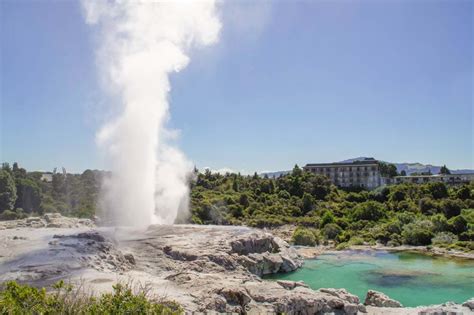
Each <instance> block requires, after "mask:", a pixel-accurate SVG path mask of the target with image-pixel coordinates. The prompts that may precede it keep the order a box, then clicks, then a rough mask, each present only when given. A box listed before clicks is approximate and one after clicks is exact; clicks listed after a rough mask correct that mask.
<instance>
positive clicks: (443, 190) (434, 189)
mask: <svg viewBox="0 0 474 315" xmlns="http://www.w3.org/2000/svg"><path fill="white" fill-rule="evenodd" d="M426 188H427V189H428V191H429V192H430V193H431V196H433V198H434V199H442V198H447V197H448V189H447V187H446V185H445V184H443V183H429V184H427V187H426Z"/></svg>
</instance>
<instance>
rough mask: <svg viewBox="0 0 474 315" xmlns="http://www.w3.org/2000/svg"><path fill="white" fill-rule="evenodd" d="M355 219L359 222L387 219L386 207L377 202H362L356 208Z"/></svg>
mask: <svg viewBox="0 0 474 315" xmlns="http://www.w3.org/2000/svg"><path fill="white" fill-rule="evenodd" d="M353 217H354V219H355V220H359V221H360V220H368V221H378V220H380V219H381V218H383V217H385V210H384V206H383V204H381V203H380V202H377V201H366V202H362V203H360V204H358V205H357V206H356V207H355V208H354V212H353Z"/></svg>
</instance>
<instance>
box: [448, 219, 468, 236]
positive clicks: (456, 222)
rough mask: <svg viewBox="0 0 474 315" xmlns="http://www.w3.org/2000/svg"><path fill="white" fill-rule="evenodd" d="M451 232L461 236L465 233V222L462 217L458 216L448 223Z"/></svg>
mask: <svg viewBox="0 0 474 315" xmlns="http://www.w3.org/2000/svg"><path fill="white" fill-rule="evenodd" d="M448 223H449V226H450V228H451V231H452V232H453V233H455V234H461V233H462V232H466V231H467V221H466V219H464V217H463V216H462V215H458V216H456V217H454V218H451V219H449V221H448Z"/></svg>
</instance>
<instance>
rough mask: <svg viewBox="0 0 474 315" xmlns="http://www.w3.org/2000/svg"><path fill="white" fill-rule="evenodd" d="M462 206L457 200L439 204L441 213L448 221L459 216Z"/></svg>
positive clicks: (444, 201)
mask: <svg viewBox="0 0 474 315" xmlns="http://www.w3.org/2000/svg"><path fill="white" fill-rule="evenodd" d="M463 206H464V205H463V203H462V201H461V200H458V199H455V200H453V199H444V200H442V201H441V203H440V208H441V211H443V213H444V215H445V216H446V218H448V219H449V218H452V217H455V216H457V215H459V214H460V213H461V209H462V208H463Z"/></svg>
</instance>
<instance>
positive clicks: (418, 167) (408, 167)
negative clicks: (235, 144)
mask: <svg viewBox="0 0 474 315" xmlns="http://www.w3.org/2000/svg"><path fill="white" fill-rule="evenodd" d="M367 158H368V157H363V156H361V157H357V158H353V159H347V160H344V161H340V162H342V163H350V162H355V161H361V160H364V159H367ZM386 163H391V164H394V165H395V166H396V167H397V172H398V173H400V172H401V171H405V172H406V173H407V175H410V174H412V173H424V172H429V171H431V173H432V174H438V173H439V170H440V169H441V166H437V165H431V164H421V163H417V162H415V163H393V162H386ZM448 168H449V166H448ZM449 170H450V171H451V173H452V174H473V173H474V170H471V169H460V170H454V169H449ZM290 172H291V171H277V172H265V173H261V174H260V175H261V176H265V175H267V176H268V177H271V178H273V177H275V178H276V177H280V176H281V175H286V174H288V173H290Z"/></svg>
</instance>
